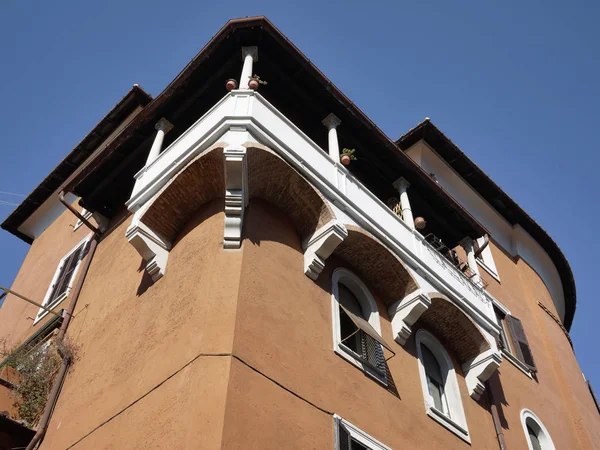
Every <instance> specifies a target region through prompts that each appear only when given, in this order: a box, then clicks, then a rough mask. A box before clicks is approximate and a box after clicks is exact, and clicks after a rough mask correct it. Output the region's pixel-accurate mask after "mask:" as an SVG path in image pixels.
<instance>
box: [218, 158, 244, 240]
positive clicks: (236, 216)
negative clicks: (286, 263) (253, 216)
mask: <svg viewBox="0 0 600 450" xmlns="http://www.w3.org/2000/svg"><path fill="white" fill-rule="evenodd" d="M223 155H224V161H225V229H224V234H223V248H229V249H237V248H240V246H241V245H242V226H243V222H244V211H245V209H246V206H247V204H248V160H247V158H246V148H245V147H242V146H229V147H225V149H224V150H223Z"/></svg>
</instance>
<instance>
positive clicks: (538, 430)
mask: <svg viewBox="0 0 600 450" xmlns="http://www.w3.org/2000/svg"><path fill="white" fill-rule="evenodd" d="M521 425H522V426H523V432H524V433H525V440H526V441H527V446H528V448H529V450H538V449H539V450H555V448H556V447H554V443H553V442H552V438H551V437H550V433H548V430H547V429H546V427H545V426H544V424H543V423H542V421H541V420H540V419H539V418H538V416H536V415H535V414H534V413H533V411H531V410H529V409H526V408H525V409H523V410H521ZM530 430H531V431H530ZM530 433H533V434H534V435H535V437H536V438H537V439H538V443H539V446H536V445H535V443H534V442H533V439H532V437H530Z"/></svg>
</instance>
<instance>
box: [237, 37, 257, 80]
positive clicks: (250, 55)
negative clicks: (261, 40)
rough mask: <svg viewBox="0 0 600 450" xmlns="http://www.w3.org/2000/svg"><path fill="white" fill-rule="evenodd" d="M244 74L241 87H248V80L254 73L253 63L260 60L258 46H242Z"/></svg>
mask: <svg viewBox="0 0 600 450" xmlns="http://www.w3.org/2000/svg"><path fill="white" fill-rule="evenodd" d="M242 59H243V60H244V65H243V66H242V74H241V75H240V89H248V82H249V81H250V77H251V76H252V75H253V73H252V64H253V63H255V62H256V61H258V47H242Z"/></svg>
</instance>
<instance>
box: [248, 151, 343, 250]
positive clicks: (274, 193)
mask: <svg viewBox="0 0 600 450" xmlns="http://www.w3.org/2000/svg"><path fill="white" fill-rule="evenodd" d="M247 155H248V190H249V191H250V198H251V199H252V198H260V199H262V200H265V201H267V202H269V203H271V204H273V205H275V206H277V208H279V209H280V210H281V211H283V212H284V213H285V214H286V215H287V216H288V217H289V218H290V220H291V221H292V223H293V224H294V226H295V228H296V230H297V231H298V234H299V235H300V238H301V239H302V240H303V241H304V240H306V239H308V238H309V237H310V236H312V234H313V233H314V232H315V231H316V230H318V229H319V228H320V227H321V226H323V225H325V224H326V223H327V222H329V221H330V220H332V219H334V218H335V215H334V214H333V211H332V210H331V208H330V207H329V205H328V204H327V201H326V200H325V199H324V198H323V197H322V196H321V195H320V194H319V193H318V192H317V191H316V190H315V189H314V188H313V187H312V186H311V185H310V184H309V183H308V182H307V181H306V180H305V179H304V178H303V177H302V176H301V175H300V174H299V173H298V172H296V171H295V170H294V169H293V168H292V167H290V166H289V165H288V164H287V163H286V162H285V161H284V160H282V159H281V158H280V157H279V156H277V155H275V154H274V153H273V152H271V151H270V150H268V149H262V148H258V147H248V148H247Z"/></svg>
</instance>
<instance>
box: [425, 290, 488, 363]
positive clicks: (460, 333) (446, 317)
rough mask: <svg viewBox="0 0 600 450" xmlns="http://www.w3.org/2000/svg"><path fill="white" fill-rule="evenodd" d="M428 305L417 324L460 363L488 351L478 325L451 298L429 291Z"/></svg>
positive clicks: (486, 342)
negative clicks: (430, 333) (429, 301)
mask: <svg viewBox="0 0 600 450" xmlns="http://www.w3.org/2000/svg"><path fill="white" fill-rule="evenodd" d="M429 296H430V298H431V306H430V307H429V308H427V310H426V311H425V312H424V313H423V314H422V315H421V317H420V318H419V320H418V321H417V323H416V324H415V328H416V327H419V328H421V327H423V328H426V329H428V330H429V331H431V332H432V333H433V334H434V335H435V336H436V337H437V338H438V339H439V340H440V341H441V342H442V343H443V344H444V346H447V348H448V349H449V350H451V351H452V352H453V353H454V355H455V356H456V357H457V358H458V361H459V363H460V364H463V363H465V362H467V361H469V360H471V359H473V358H474V357H475V356H477V355H479V354H481V353H483V352H485V351H486V350H489V349H490V348H491V347H490V343H489V342H488V340H487V339H486V338H485V336H484V335H483V334H482V333H481V331H479V328H478V327H477V325H475V324H474V323H473V321H472V320H471V319H470V318H469V317H468V316H467V315H466V314H465V313H463V312H462V311H461V310H460V309H459V308H458V307H457V306H456V305H455V304H454V303H452V301H450V299H448V298H447V297H446V296H445V295H443V294H440V293H438V292H430V293H429Z"/></svg>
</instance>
